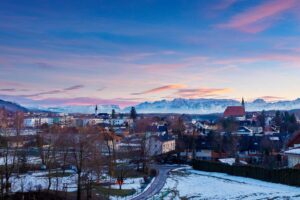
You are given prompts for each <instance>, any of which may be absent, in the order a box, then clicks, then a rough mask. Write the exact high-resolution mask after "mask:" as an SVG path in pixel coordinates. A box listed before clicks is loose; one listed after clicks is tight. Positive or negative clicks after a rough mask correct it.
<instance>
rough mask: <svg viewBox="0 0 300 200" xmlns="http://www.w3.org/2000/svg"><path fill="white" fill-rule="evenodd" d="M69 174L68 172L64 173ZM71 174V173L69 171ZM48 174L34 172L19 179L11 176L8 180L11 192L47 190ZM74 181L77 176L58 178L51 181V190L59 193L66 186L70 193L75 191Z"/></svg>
mask: <svg viewBox="0 0 300 200" xmlns="http://www.w3.org/2000/svg"><path fill="white" fill-rule="evenodd" d="M66 172H69V171H66ZM70 172H71V171H70ZM47 174H48V172H44V171H43V172H34V173H31V174H30V173H27V174H23V175H20V176H19V177H17V176H13V177H12V178H11V179H10V182H11V184H12V188H11V189H12V192H17V191H34V190H38V189H46V188H48V183H49V180H48V178H47ZM76 180H77V176H76V175H75V174H72V175H70V176H66V177H58V178H52V179H51V189H52V190H56V188H57V189H58V190H60V191H63V190H64V188H63V187H64V185H66V186H67V191H69V192H72V191H76V190H77V187H76Z"/></svg>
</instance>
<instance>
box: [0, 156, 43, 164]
mask: <svg viewBox="0 0 300 200" xmlns="http://www.w3.org/2000/svg"><path fill="white" fill-rule="evenodd" d="M17 159H18V158H17V157H13V156H8V157H7V158H6V157H0V165H4V164H5V163H7V164H12V163H14V162H17ZM26 163H27V164H41V163H42V160H41V158H40V157H36V156H27V157H26Z"/></svg>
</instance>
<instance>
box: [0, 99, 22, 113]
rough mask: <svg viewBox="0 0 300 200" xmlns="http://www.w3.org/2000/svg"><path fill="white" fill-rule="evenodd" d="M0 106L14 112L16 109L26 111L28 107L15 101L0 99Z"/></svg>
mask: <svg viewBox="0 0 300 200" xmlns="http://www.w3.org/2000/svg"><path fill="white" fill-rule="evenodd" d="M0 108H5V109H6V110H8V111H11V112H16V111H22V112H27V111H28V109H27V108H25V107H23V106H21V105H19V104H17V103H13V102H10V101H4V100H1V99H0Z"/></svg>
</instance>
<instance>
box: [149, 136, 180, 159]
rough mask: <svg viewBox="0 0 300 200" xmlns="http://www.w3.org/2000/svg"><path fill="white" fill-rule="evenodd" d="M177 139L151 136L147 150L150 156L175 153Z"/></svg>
mask: <svg viewBox="0 0 300 200" xmlns="http://www.w3.org/2000/svg"><path fill="white" fill-rule="evenodd" d="M175 145H176V143H175V139H173V138H171V137H169V136H168V135H167V134H165V135H164V136H150V137H149V138H147V141H146V148H147V152H148V155H149V156H157V155H162V154H165V153H169V152H171V151H175Z"/></svg>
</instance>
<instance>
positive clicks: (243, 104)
mask: <svg viewBox="0 0 300 200" xmlns="http://www.w3.org/2000/svg"><path fill="white" fill-rule="evenodd" d="M242 106H243V107H244V108H245V101H244V97H243V98H242Z"/></svg>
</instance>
